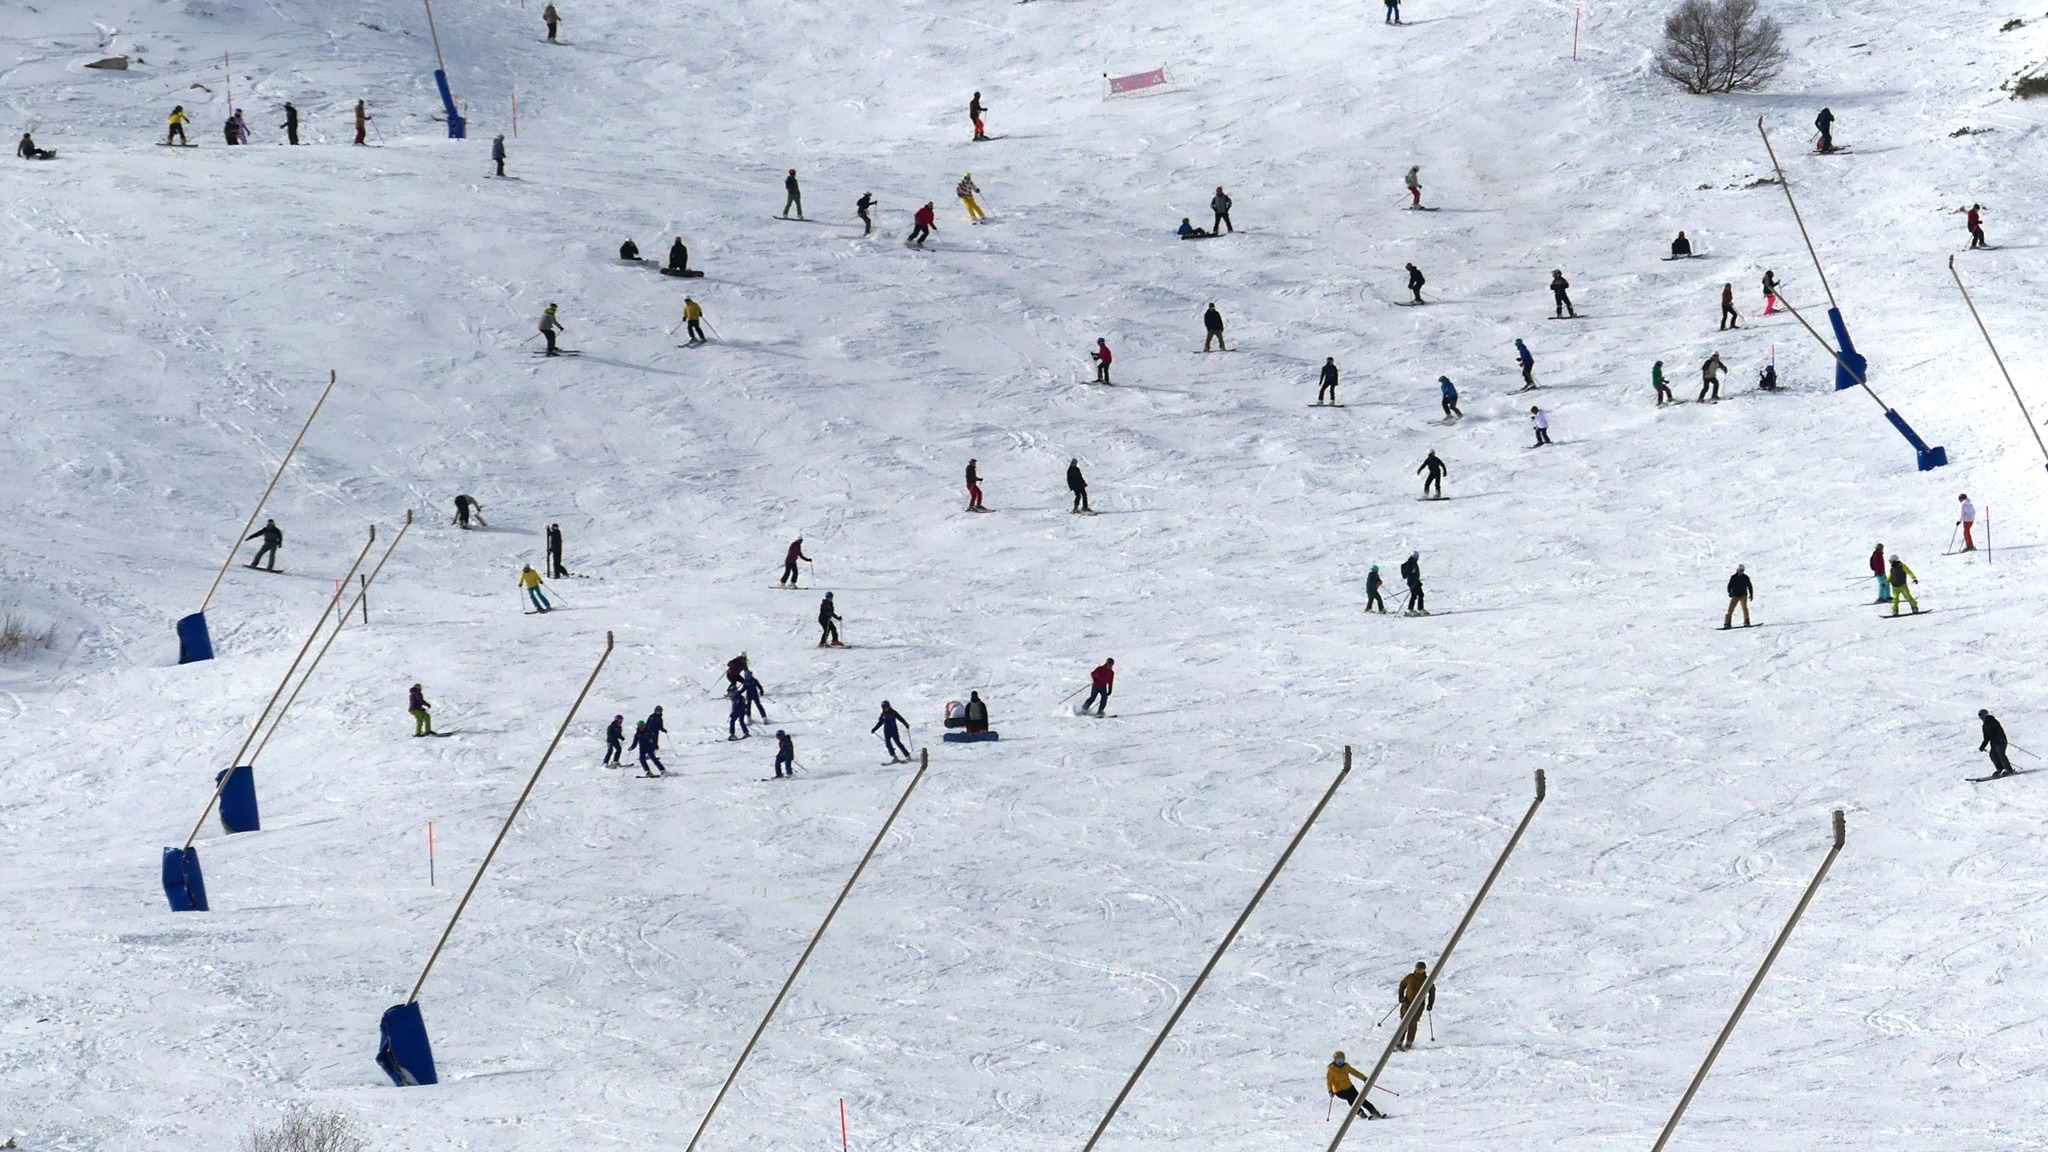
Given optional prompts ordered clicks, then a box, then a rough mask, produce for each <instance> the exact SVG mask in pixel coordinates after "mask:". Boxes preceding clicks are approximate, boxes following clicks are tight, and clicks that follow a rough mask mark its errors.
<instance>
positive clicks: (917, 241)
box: [905, 200, 938, 248]
mask: <svg viewBox="0 0 2048 1152" xmlns="http://www.w3.org/2000/svg"><path fill="white" fill-rule="evenodd" d="M910 220H911V223H912V224H914V225H916V227H914V228H912V229H911V230H910V237H909V239H907V240H906V241H905V243H907V244H909V245H910V246H911V247H912V248H922V247H924V242H925V241H926V240H929V239H931V235H932V229H934V228H937V227H938V223H937V220H936V209H934V208H933V207H932V202H931V201H929V200H927V201H925V202H924V207H922V208H919V209H918V210H917V214H916V215H914V216H912V217H911V218H910Z"/></svg>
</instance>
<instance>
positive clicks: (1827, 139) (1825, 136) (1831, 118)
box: [1813, 108, 1835, 152]
mask: <svg viewBox="0 0 2048 1152" xmlns="http://www.w3.org/2000/svg"><path fill="white" fill-rule="evenodd" d="M1813 126H1814V127H1815V128H1818V129H1820V142H1819V143H1818V144H1817V145H1815V147H1814V151H1816V152H1833V151H1834V150H1835V114H1834V113H1833V112H1832V111H1830V110H1829V109H1826V108H1823V109H1821V110H1820V115H1818V116H1815V117H1814V118H1813Z"/></svg>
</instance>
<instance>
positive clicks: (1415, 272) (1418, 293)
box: [1408, 261, 1429, 304]
mask: <svg viewBox="0 0 2048 1152" xmlns="http://www.w3.org/2000/svg"><path fill="white" fill-rule="evenodd" d="M1427 283H1429V281H1427V280H1425V279H1423V276H1422V269H1420V268H1417V267H1416V266H1415V264H1414V262H1413V261H1410V262H1409V264H1408V291H1409V293H1410V294H1411V295H1412V296H1414V297H1415V298H1414V299H1413V300H1410V301H1409V303H1410V304H1427V303H1429V301H1427V300H1424V299H1423V298H1422V286H1423V285H1424V284H1427Z"/></svg>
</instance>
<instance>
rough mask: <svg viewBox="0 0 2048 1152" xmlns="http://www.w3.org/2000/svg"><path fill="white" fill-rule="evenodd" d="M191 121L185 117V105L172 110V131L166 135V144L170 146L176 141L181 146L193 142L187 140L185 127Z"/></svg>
mask: <svg viewBox="0 0 2048 1152" xmlns="http://www.w3.org/2000/svg"><path fill="white" fill-rule="evenodd" d="M189 121H190V117H188V116H186V115H185V106H184V105H183V104H180V105H178V106H177V107H175V108H173V109H171V119H170V125H171V130H170V131H169V132H167V133H165V134H164V143H166V144H169V143H172V142H173V141H175V142H177V143H179V144H190V143H191V141H190V140H187V139H186V138H185V125H186V124H187V123H188V122H189Z"/></svg>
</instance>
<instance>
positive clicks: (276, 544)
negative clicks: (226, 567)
mask: <svg viewBox="0 0 2048 1152" xmlns="http://www.w3.org/2000/svg"><path fill="white" fill-rule="evenodd" d="M242 539H243V541H244V542H245V543H246V542H247V541H250V540H261V541H263V543H262V544H260V545H258V546H257V548H256V555H255V556H254V557H253V558H251V559H250V561H249V563H248V564H247V565H246V567H250V568H258V567H260V568H263V569H264V570H265V571H268V572H275V571H277V550H278V549H279V548H282V547H283V546H284V529H282V528H279V527H278V526H277V521H275V520H265V521H264V522H263V527H261V528H258V529H257V530H255V531H254V532H251V533H249V534H248V535H247V536H244V537H243V538H242ZM265 556H268V557H270V563H269V564H267V565H266V564H264V563H263V558H264V557H265Z"/></svg>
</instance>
